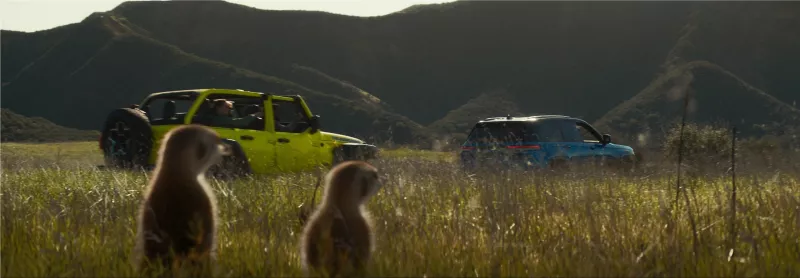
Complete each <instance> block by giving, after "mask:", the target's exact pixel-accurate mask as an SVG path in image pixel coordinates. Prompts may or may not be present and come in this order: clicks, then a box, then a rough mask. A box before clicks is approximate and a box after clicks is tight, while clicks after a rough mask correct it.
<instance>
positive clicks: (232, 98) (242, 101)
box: [192, 94, 264, 130]
mask: <svg viewBox="0 0 800 278" xmlns="http://www.w3.org/2000/svg"><path fill="white" fill-rule="evenodd" d="M215 101H216V102H217V103H219V104H218V105H231V109H230V111H229V113H228V114H226V115H223V114H220V113H219V111H221V110H225V109H217V108H216V107H215ZM223 101H227V102H228V103H229V104H223V103H224V102H223ZM263 103H264V102H263V100H262V99H261V98H260V97H255V96H241V95H232V94H231V95H226V94H212V95H209V96H208V98H207V99H205V100H203V103H201V104H200V107H198V108H197V112H195V115H194V117H193V118H192V123H197V124H202V125H206V126H210V127H221V128H239V129H251V130H264V118H263V117H259V116H258V115H257V114H256V113H257V112H259V111H263V110H262V106H263Z"/></svg>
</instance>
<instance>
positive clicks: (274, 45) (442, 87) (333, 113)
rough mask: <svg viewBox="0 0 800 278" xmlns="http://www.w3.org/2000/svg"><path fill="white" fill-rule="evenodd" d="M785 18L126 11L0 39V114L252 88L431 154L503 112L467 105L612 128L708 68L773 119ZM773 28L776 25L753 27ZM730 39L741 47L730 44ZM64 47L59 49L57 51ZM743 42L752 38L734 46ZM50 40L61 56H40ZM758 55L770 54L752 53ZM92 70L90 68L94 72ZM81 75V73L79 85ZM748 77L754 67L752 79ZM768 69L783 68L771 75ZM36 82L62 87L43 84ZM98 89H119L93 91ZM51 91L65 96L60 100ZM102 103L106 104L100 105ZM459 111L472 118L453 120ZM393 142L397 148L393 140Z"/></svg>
mask: <svg viewBox="0 0 800 278" xmlns="http://www.w3.org/2000/svg"><path fill="white" fill-rule="evenodd" d="M797 7H800V5H798V4H792V3H770V4H763V5H762V4H757V3H733V4H725V3H670V4H666V3H604V4H599V3H574V2H563V3H558V2H557V3H550V2H548V3H543V2H531V3H517V2H504V3H502V4H489V3H481V2H473V1H456V2H451V3H443V4H432V5H423V6H416V7H409V8H408V9H405V10H401V11H398V12H395V13H391V14H387V15H383V16H377V17H352V16H343V15H338V14H332V13H317V12H307V11H267V10H259V9H256V8H251V7H247V6H244V5H238V4H232V3H227V2H224V1H214V2H182V1H169V2H125V3H122V4H120V5H119V6H117V7H115V8H114V9H112V10H110V11H107V12H98V13H95V14H93V15H92V16H89V17H87V18H86V19H84V20H83V21H82V22H80V23H74V24H70V25H67V26H61V27H56V28H53V29H48V30H46V31H39V32H33V33H19V32H9V31H3V33H2V36H3V41H2V42H3V58H4V59H3V70H2V72H3V91H5V95H4V96H6V98H5V99H4V102H3V103H2V106H3V107H4V108H12V109H14V111H18V113H21V114H23V115H28V114H29V115H33V116H44V117H45V118H49V119H52V120H55V121H60V122H61V123H63V124H65V125H67V126H83V127H87V126H88V124H87V123H85V122H89V121H93V122H99V121H101V120H102V117H103V115H102V113H96V114H92V115H89V114H90V113H84V114H85V115H83V116H81V117H83V118H80V119H79V118H77V117H75V118H71V117H65V118H64V119H61V118H62V114H63V112H62V113H61V114H58V113H55V112H53V111H51V112H48V111H42V109H40V108H39V107H37V104H29V103H28V104H26V100H27V99H29V96H28V95H29V94H40V95H42V96H45V97H49V98H53V99H61V100H62V102H63V104H66V105H70V104H72V105H77V104H79V103H81V101H83V102H87V101H92V100H94V99H95V98H97V97H100V99H105V100H106V102H105V103H102V104H99V105H100V106H99V107H102V108H103V109H106V110H107V109H110V108H111V107H119V106H124V105H127V104H129V103H130V102H132V101H138V100H140V99H141V98H142V97H143V95H146V94H147V93H152V92H156V91H165V90H168V89H185V88H186V87H205V86H198V85H200V84H210V85H211V84H219V85H223V84H225V85H226V86H233V88H241V87H242V86H245V87H247V86H252V87H251V88H253V90H257V91H265V89H274V90H278V91H280V90H285V89H298V90H299V91H301V92H303V94H308V95H309V98H311V99H314V100H310V101H309V102H310V103H313V105H312V106H313V107H312V109H313V110H314V111H315V113H316V112H317V111H320V112H324V113H322V116H323V119H331V118H335V119H337V120H336V121H332V122H328V121H325V123H328V124H330V126H331V128H334V129H340V130H338V131H340V132H344V133H351V134H353V135H355V134H358V135H359V136H363V137H372V138H375V139H376V140H386V138H387V136H388V134H387V131H388V130H392V133H393V134H392V135H391V136H392V138H393V139H392V140H395V139H397V140H399V142H400V143H416V142H418V141H423V143H425V142H426V141H427V142H430V141H432V140H431V136H434V137H436V136H443V135H447V134H450V133H456V134H461V133H463V131H462V130H460V128H458V129H459V130H452V129H451V128H449V127H446V126H452V124H455V123H456V122H455V121H458V123H459V124H461V125H469V124H471V123H467V122H464V123H461V122H460V121H468V120H467V119H463V120H456V118H458V119H460V118H463V116H464V115H469V114H470V113H477V114H480V113H497V111H499V110H497V109H498V107H500V106H503V105H500V104H499V103H485V105H481V102H489V101H491V100H489V99H487V98H483V99H484V101H478V102H475V101H474V100H475V99H481V97H482V96H483V95H484V94H485V93H486V92H487V91H491V90H493V89H496V88H507V90H508V94H510V95H509V96H510V99H514V101H513V103H515V104H517V106H518V108H516V109H519V110H521V111H520V112H521V113H524V112H526V111H537V112H541V113H553V114H568V115H573V116H577V117H581V118H584V119H585V120H587V121H590V122H595V124H598V126H609V128H610V126H613V124H611V125H609V123H610V122H613V121H610V120H609V118H610V119H619V118H620V117H622V118H624V117H625V115H626V113H627V112H624V111H623V112H620V111H621V110H625V109H626V108H630V107H637V105H638V103H640V102H639V101H634V102H630V100H632V99H642V98H645V99H646V98H647V97H646V96H647V94H646V93H645V91H646V90H648V88H650V87H653V86H656V87H657V85H658V84H656V83H659V82H663V80H660V79H661V78H664V76H666V75H669V74H672V73H671V72H674V71H675V70H676V69H681V71H686V70H687V68H686V65H694V66H697V65H698V64H697V63H695V61H704V60H707V61H708V63H711V64H714V65H717V67H718V69H714V68H713V67H712V68H705V69H706V70H711V71H712V72H717V73H711V75H708V76H704V77H702V78H700V79H698V80H700V81H699V82H701V83H702V84H704V86H705V89H704V90H706V91H709V90H711V91H714V90H717V89H715V88H712V87H714V86H713V84H710V85H709V84H707V83H708V82H705V81H702V80H706V79H707V80H721V81H720V82H721V83H720V84H723V85H720V86H722V87H725V86H728V85H730V84H734V83H736V82H734V81H731V80H737V79H738V80H741V81H742V82H745V83H746V84H749V85H748V86H752V87H753V88H758V89H757V90H758V91H762V92H765V93H767V94H769V95H770V96H772V97H773V98H774V99H775V100H776V101H778V102H780V103H783V104H784V105H779V106H781V107H785V106H787V105H788V104H786V102H787V101H790V102H791V100H792V98H793V97H794V94H792V93H791V92H795V91H800V82H796V81H793V79H791V78H790V77H791V76H792V73H796V72H797V66H796V65H797V64H800V55H798V53H796V51H791V49H794V48H793V47H795V46H796V47H800V39H798V38H800V36H798V35H796V34H794V35H792V33H791V30H792V28H793V27H792V26H795V27H799V28H800V21H798V19H800V17H797V16H794V17H793V16H792V13H791V11H793V10H794V9H795V8H797ZM718 10H719V11H718ZM751 10H752V11H753V12H752V13H754V15H753V16H750V18H755V19H750V18H743V19H741V20H743V22H744V23H737V24H738V25H737V26H745V25H748V24H749V25H753V26H758V27H759V28H767V29H769V30H771V31H769V32H763V33H765V34H763V35H761V34H759V32H757V31H758V30H759V29H758V28H756V29H753V28H751V27H747V28H745V27H737V28H739V29H735V28H727V29H726V28H724V27H720V26H724V25H723V23H726V22H731V21H735V20H739V19H738V18H739V17H741V16H742V15H748V13H750V11H751ZM798 11H800V9H798ZM772 14H774V15H775V18H774V19H770V20H763V19H764V18H770V17H769V15H772ZM209 18H213V19H214V20H208V19H209ZM93 20H100V21H99V22H94V23H93ZM754 20H755V21H754ZM759 20H760V21H759ZM796 22H797V23H796ZM548 25H549V26H550V27H545V26H548ZM748 28H749V29H748ZM231 30H234V32H231ZM739 30H741V34H738V33H736V32H739ZM67 33H69V34H71V39H72V41H69V40H68V39H70V38H64V37H65V35H64V34H67ZM745 35H747V36H754V37H757V38H758V40H741V39H739V38H740V37H741V36H745ZM756 35H757V36H756ZM7 37H10V39H6V38H7ZM708 38H714V39H713V40H710V39H708ZM781 38H785V39H781ZM64 41H66V42H67V44H66V45H67V46H68V47H64V46H61V47H55V46H54V45H55V44H56V43H64ZM142 41H151V42H152V43H153V44H154V45H158V47H152V46H147V45H150V44H148V43H143V42H142ZM732 42H736V43H735V44H733V48H734V49H736V50H737V51H738V52H733V51H727V50H726V51H716V52H719V53H717V54H715V53H716V52H715V51H714V50H715V49H719V48H720V46H724V45H726V44H728V45H730V44H731V43H732ZM134 45H139V46H138V48H137V46H134ZM142 45H144V46H142ZM70 47H72V48H70ZM748 49H753V50H755V52H752V53H751V52H748V51H746V50H748ZM769 49H771V50H774V51H775V53H776V54H769V55H766V54H759V53H766V52H764V51H765V50H769ZM45 50H46V51H45ZM53 51H55V52H53ZM59 51H60V52H59ZM45 52H46V53H45ZM43 53H44V54H47V55H44V54H43ZM124 53H130V54H124ZM137 53H138V54H137ZM770 53H771V52H770ZM48 55H50V58H48ZM98 55H100V56H98ZM126 55H139V56H137V57H138V58H136V59H132V58H129V57H127V56H126ZM187 55H188V56H187ZM8 57H11V58H8ZM96 57H102V59H100V60H94V59H96ZM181 57H183V58H181ZM186 57H196V58H198V59H202V61H203V62H197V63H195V62H193V61H195V59H194V58H186ZM740 57H741V58H740ZM705 58H710V60H709V59H705ZM48 59H49V62H48ZM784 60H785V61H784ZM98 61H99V62H102V63H101V64H103V66H102V67H100V68H99V69H98V68H94V69H93V68H92V67H91V65H96V64H98V63H99V62H98ZM164 61H167V62H164ZM794 61H798V63H795V62H794ZM81 62H82V63H81ZM48 63H49V64H48ZM692 63H694V64H692ZM86 65H90V67H89V69H92V70H91V71H85V68H84V66H86ZM129 65H137V66H130V67H131V68H134V69H135V68H136V67H141V68H142V69H147V70H139V71H136V70H133V71H130V72H128V73H127V76H126V75H125V74H122V73H118V72H117V71H121V70H122V69H124V67H126V66H129ZM747 65H754V66H755V67H753V68H754V69H753V70H750V68H749V67H747ZM729 67H731V68H732V69H729ZM778 67H782V68H784V69H788V70H784V71H783V72H777V71H776V69H775V68H778ZM70 69H71V70H70ZM719 69H722V70H724V71H726V72H728V73H730V75H732V76H734V78H732V77H730V76H729V75H726V74H725V73H721V72H722V71H720V70H719ZM697 70H700V68H697ZM26 71H30V72H28V73H26ZM150 71H155V72H159V73H160V74H152V73H150ZM690 71H691V70H690ZM88 73H91V74H88ZM91 75H94V77H93V78H92V77H91ZM20 76H22V77H23V78H22V80H19V79H18V78H17V77H20ZM26 76H27V77H26ZM719 78H721V79H719ZM192 79H196V80H197V81H195V82H191V80H192ZM207 79H208V80H217V81H216V82H217V83H213V82H208V80H207ZM41 80H47V82H53V83H58V84H63V85H61V86H56V85H52V86H43V85H42V84H39V83H43V82H41ZM104 80H115V82H118V83H120V84H119V85H117V86H112V85H110V84H95V83H103V82H105V81H104ZM133 80H136V81H133ZM751 80H755V82H754V83H753V82H751ZM47 82H44V83H47ZM703 82H705V83H703ZM108 83H111V81H108ZM123 84H124V86H123ZM698 84H700V83H698ZM726 84H727V85H726ZM709 86H711V87H709ZM762 86H763V87H766V88H767V89H763V88H761V87H762ZM118 87H119V88H122V89H119V88H118ZM127 87H131V88H127ZM215 87H221V86H217V85H215ZM722 87H721V88H722ZM734 87H735V86H734ZM103 89H105V90H106V91H103ZM109 89H112V90H109ZM723 89H725V88H723ZM728 89H729V88H728ZM795 89H797V90H795ZM731 90H739V89H735V88H734V89H731ZM59 91H65V92H64V93H63V94H74V95H70V96H69V97H66V96H59V95H58V93H56V92H59ZM107 91H116V92H115V93H113V94H112V95H113V96H105V95H104V94H108V93H107ZM746 91H748V92H749V91H753V90H746ZM134 92H136V93H134ZM643 93H645V96H644V97H640V96H639V95H640V94H643ZM755 95H757V94H755ZM759 99H768V98H763V97H761V98H759ZM759 101H760V102H761V100H759ZM763 102H764V103H771V101H767V100H764V101H763ZM106 103H108V104H106ZM112 103H113V105H112ZM470 103H471V104H470ZM626 103H627V104H626ZM631 103H633V104H636V105H632V104H631ZM645 104H646V103H645ZM645 106H648V107H649V106H651V104H646V105H645ZM337 107H339V108H337ZM341 107H347V108H341ZM465 107H468V108H469V111H474V112H470V113H467V114H464V113H463V111H462V112H458V111H459V110H461V109H464V108H465ZM500 108H501V110H502V107H500ZM509 109H511V110H515V108H513V107H511V106H509ZM636 109H639V108H636ZM648 109H651V108H648ZM652 109H654V108H652ZM56 110H59V109H56ZM60 110H61V111H65V110H64V109H60ZM54 111H55V110H54ZM465 111H466V110H465ZM654 111H655V110H654ZM506 112H508V111H506ZM612 112H613V113H612ZM722 112H726V111H722ZM784 112H786V113H787V114H786V115H793V113H794V112H793V111H792V110H785V111H784ZM477 114H476V115H477ZM723 114H724V113H723ZM459 115H461V116H459ZM754 117H755V118H759V119H764V120H770V119H773V118H774V117H772V116H764V115H761V114H759V115H756V116H754ZM90 119H94V120H90ZM348 121H351V122H348ZM448 122H449V123H451V124H444V125H443V124H442V123H448ZM754 124H755V123H754ZM95 126H99V124H96V125H95ZM616 128H619V127H616ZM398 130H399V131H400V133H399V134H402V136H400V137H395V136H396V135H398V133H397V131H398ZM336 131H337V130H334V132H336Z"/></svg>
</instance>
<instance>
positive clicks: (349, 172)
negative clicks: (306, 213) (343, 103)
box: [300, 161, 381, 277]
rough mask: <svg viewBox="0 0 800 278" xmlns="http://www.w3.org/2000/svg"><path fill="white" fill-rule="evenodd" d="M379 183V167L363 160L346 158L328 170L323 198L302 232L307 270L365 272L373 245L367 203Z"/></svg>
mask: <svg viewBox="0 0 800 278" xmlns="http://www.w3.org/2000/svg"><path fill="white" fill-rule="evenodd" d="M380 187H381V182H380V180H379V178H378V170H377V169H376V168H375V167H374V166H372V165H370V164H368V163H366V162H363V161H347V162H343V163H341V164H339V165H337V166H334V167H333V168H332V169H331V170H330V171H329V172H328V174H327V175H326V176H325V182H324V188H325V189H324V191H323V199H322V201H321V202H320V204H319V205H318V206H317V207H316V208H315V210H314V212H313V213H312V214H311V216H310V217H309V219H308V222H307V223H306V225H305V227H304V229H303V234H302V235H301V242H300V246H301V247H300V257H301V260H302V265H303V271H304V272H305V273H306V274H308V273H309V271H311V270H314V271H315V272H320V273H323V274H327V275H328V276H330V277H335V276H337V275H339V274H345V273H349V272H351V271H352V272H353V273H356V274H359V273H360V274H363V270H364V268H365V266H366V263H367V262H368V261H369V259H370V255H371V253H372V251H373V249H374V244H373V242H374V237H373V233H372V221H371V218H370V216H369V214H368V211H367V210H366V209H365V207H364V204H365V203H366V201H367V200H368V199H369V197H371V196H372V195H374V194H375V193H376V192H377V191H378V189H379V188H380Z"/></svg>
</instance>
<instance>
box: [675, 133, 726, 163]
mask: <svg viewBox="0 0 800 278" xmlns="http://www.w3.org/2000/svg"><path fill="white" fill-rule="evenodd" d="M680 128H681V127H680V126H679V125H678V126H675V127H673V128H672V129H670V130H669V131H668V133H667V137H666V141H665V142H664V146H663V147H664V152H665V155H666V156H667V157H668V158H669V159H673V160H674V159H677V158H678V153H679V152H678V151H679V150H680V147H679V146H680V143H681V132H680ZM731 139H732V138H731V133H730V130H728V129H727V128H720V127H715V126H709V125H698V124H686V126H685V127H684V129H683V140H682V141H683V149H682V150H681V153H682V155H683V162H684V163H686V164H688V165H691V166H693V167H697V168H706V167H707V166H711V165H718V164H719V163H720V162H727V161H728V158H729V157H730V154H731Z"/></svg>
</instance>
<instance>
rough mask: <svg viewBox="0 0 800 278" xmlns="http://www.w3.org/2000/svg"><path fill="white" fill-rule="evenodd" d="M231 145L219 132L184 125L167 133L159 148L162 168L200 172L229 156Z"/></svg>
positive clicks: (159, 163) (200, 126) (193, 172)
mask: <svg viewBox="0 0 800 278" xmlns="http://www.w3.org/2000/svg"><path fill="white" fill-rule="evenodd" d="M230 153H231V151H230V147H229V146H228V145H227V144H225V143H223V142H222V138H221V137H219V134H217V132H216V131H214V130H213V129H211V128H208V127H206V126H202V125H184V126H179V127H177V128H174V129H172V130H170V131H169V132H167V134H166V135H165V136H164V140H163V142H162V143H161V148H160V149H159V158H158V160H159V161H158V165H159V166H161V168H162V169H165V168H168V169H170V170H171V171H178V172H188V174H192V175H201V174H204V173H205V172H206V171H208V168H210V167H211V166H213V165H214V164H217V163H219V162H220V161H221V160H222V157H223V156H226V155H230Z"/></svg>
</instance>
